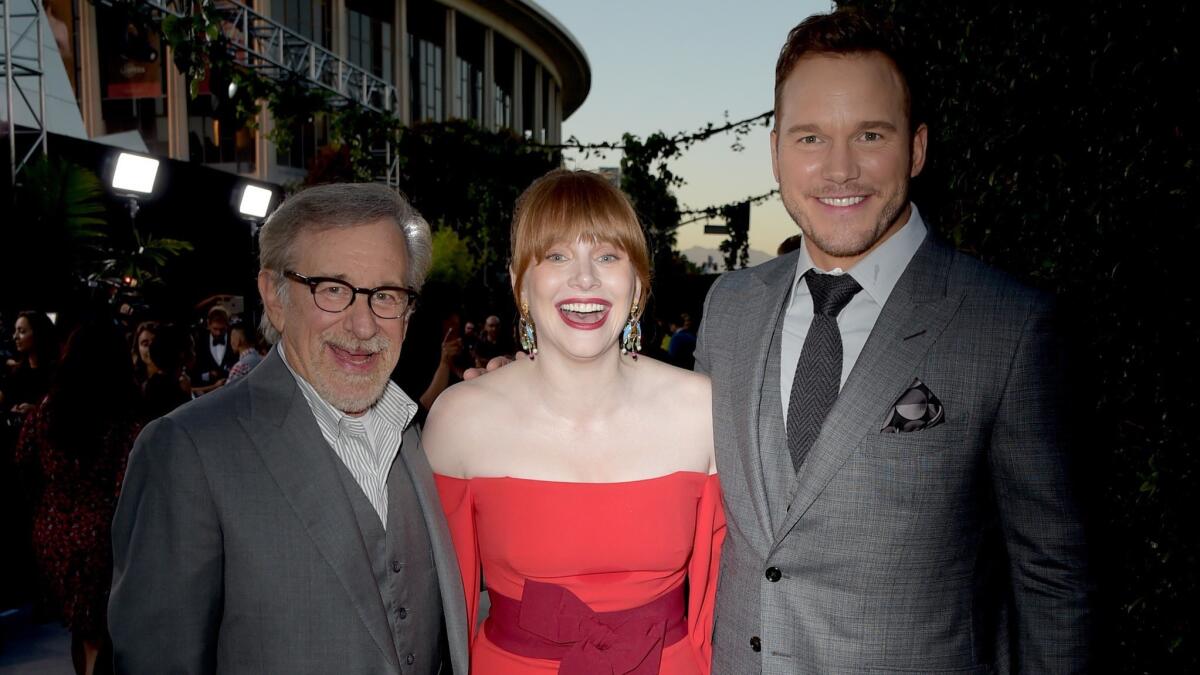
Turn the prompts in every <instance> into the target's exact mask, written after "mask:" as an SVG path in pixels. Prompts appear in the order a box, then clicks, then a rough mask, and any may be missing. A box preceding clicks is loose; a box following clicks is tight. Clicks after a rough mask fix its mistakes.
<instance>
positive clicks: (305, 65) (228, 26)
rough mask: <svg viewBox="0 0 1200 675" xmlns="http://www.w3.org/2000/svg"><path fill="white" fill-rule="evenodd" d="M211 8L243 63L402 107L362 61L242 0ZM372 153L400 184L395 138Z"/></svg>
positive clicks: (184, 9)
mask: <svg viewBox="0 0 1200 675" xmlns="http://www.w3.org/2000/svg"><path fill="white" fill-rule="evenodd" d="M0 1H4V0H0ZM146 3H147V4H148V5H150V6H152V7H154V8H156V9H157V10H159V11H161V12H164V13H167V14H172V15H174V16H179V17H183V16H187V15H189V14H191V12H192V11H193V7H194V4H195V3H194V2H193V1H192V0H146ZM211 7H212V8H213V9H215V10H216V11H217V13H218V14H219V15H220V16H221V18H222V21H221V32H222V34H223V35H224V36H225V38H226V39H227V40H228V43H229V50H230V54H231V56H233V58H234V61H235V62H236V63H237V64H238V65H240V66H243V67H245V68H252V69H254V70H256V71H258V72H259V73H261V74H263V75H264V76H266V77H269V78H271V79H275V80H283V79H288V78H292V77H296V76H299V77H300V78H302V80H303V81H305V82H307V83H308V84H309V85H310V86H312V87H314V88H319V89H323V90H325V91H327V92H329V93H330V94H332V95H333V96H332V99H331V102H332V103H333V105H335V106H345V105H358V106H362V107H364V108H367V109H369V110H373V111H375V112H384V113H392V114H395V112H396V111H397V110H399V103H400V101H399V98H398V96H397V92H396V88H395V87H394V86H392V85H391V84H389V83H388V82H387V81H386V80H384V79H382V78H380V77H378V76H376V75H374V74H372V73H370V72H369V71H367V70H365V69H363V68H362V67H361V66H358V65H356V64H354V63H351V62H350V61H349V60H347V59H344V58H342V57H340V56H338V55H337V54H335V53H333V52H331V51H329V50H328V49H326V48H325V47H322V46H321V45H319V44H317V43H315V42H313V41H312V40H310V39H308V38H306V37H304V36H303V35H300V34H299V33H297V32H296V31H294V30H292V29H290V28H288V27H287V26H284V25H283V24H280V23H278V22H276V21H274V20H272V19H270V18H268V17H265V16H263V15H262V14H259V13H258V12H256V11H254V10H253V9H251V8H250V7H247V6H246V5H243V4H242V3H240V2H236V1H234V0H217V1H215V2H213V3H212V4H211ZM372 152H373V153H375V154H376V156H378V157H381V158H383V159H384V164H385V166H386V172H385V175H382V176H379V177H378V179H379V180H380V181H381V182H386V183H387V184H388V185H389V186H390V187H394V188H396V187H399V170H398V167H399V162H398V161H397V158H396V154H395V149H394V148H393V147H392V144H391V142H390V141H389V142H388V143H387V146H386V147H380V148H372Z"/></svg>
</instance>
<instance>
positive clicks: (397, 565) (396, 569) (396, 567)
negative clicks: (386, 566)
mask: <svg viewBox="0 0 1200 675" xmlns="http://www.w3.org/2000/svg"><path fill="white" fill-rule="evenodd" d="M402 569H404V565H401V564H400V561H399V560H393V561H392V571H393V572H395V573H396V574H399V573H400V570H402Z"/></svg>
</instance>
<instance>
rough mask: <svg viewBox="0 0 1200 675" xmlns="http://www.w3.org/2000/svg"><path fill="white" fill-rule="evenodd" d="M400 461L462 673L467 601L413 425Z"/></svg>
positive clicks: (453, 654)
mask: <svg viewBox="0 0 1200 675" xmlns="http://www.w3.org/2000/svg"><path fill="white" fill-rule="evenodd" d="M400 464H401V465H402V466H403V467H404V470H405V471H407V472H408V475H409V476H410V477H411V478H412V484H413V485H414V486H415V487H416V492H417V502H418V503H419V504H420V505H421V516H422V517H423V518H424V521H425V529H426V530H427V531H428V532H429V543H430V545H431V547H432V548H433V562H434V566H435V567H436V568H437V577H438V590H439V591H441V594H442V607H443V611H444V613H445V616H446V633H447V637H448V638H449V642H450V659H451V664H452V665H453V666H454V672H456V673H465V672H467V652H468V646H467V645H466V643H465V642H464V641H461V638H463V637H465V636H466V635H467V634H468V625H467V621H468V620H469V619H470V617H466V616H465V615H464V614H463V612H462V611H461V610H462V608H463V607H466V604H467V603H466V600H465V599H464V597H463V586H462V575H461V574H459V570H458V557H457V556H456V555H455V553H454V544H453V542H451V540H450V530H449V529H448V528H447V526H446V519H445V517H444V516H443V515H442V504H441V500H440V499H438V493H437V486H435V485H434V483H433V470H432V469H431V468H430V467H429V460H428V459H426V458H425V452H424V450H422V449H421V433H420V431H418V430H417V427H416V425H412V426H410V427H409V428H408V429H407V430H406V431H405V432H404V442H403V443H401V444H400ZM390 482H391V481H389V483H390Z"/></svg>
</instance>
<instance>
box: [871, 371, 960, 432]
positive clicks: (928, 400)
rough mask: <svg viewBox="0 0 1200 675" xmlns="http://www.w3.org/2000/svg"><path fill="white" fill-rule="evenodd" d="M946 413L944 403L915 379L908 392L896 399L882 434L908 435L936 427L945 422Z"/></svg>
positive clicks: (881, 430)
mask: <svg viewBox="0 0 1200 675" xmlns="http://www.w3.org/2000/svg"><path fill="white" fill-rule="evenodd" d="M945 417H946V411H945V409H944V408H942V402H941V401H939V400H938V397H937V396H934V395H933V392H932V391H929V387H926V386H925V383H924V382H922V381H921V380H919V379H914V380H913V381H912V384H910V385H909V386H908V391H906V392H904V393H903V394H901V395H900V398H898V399H896V403H895V405H893V406H892V410H891V411H890V412H889V413H888V416H887V421H886V422H884V424H883V428H882V429H880V430H879V431H880V432H881V433H888V434H894V433H908V432H912V431H921V430H924V429H929V428H932V427H936V426H937V425H939V424H941V423H942V422H943V421H945Z"/></svg>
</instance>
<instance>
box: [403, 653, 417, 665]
mask: <svg viewBox="0 0 1200 675" xmlns="http://www.w3.org/2000/svg"><path fill="white" fill-rule="evenodd" d="M416 660H417V657H415V656H413V655H412V654H409V655H408V656H406V657H404V662H405V663H407V664H408V665H410V666H411V665H412V664H413V663H415V662H416Z"/></svg>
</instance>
